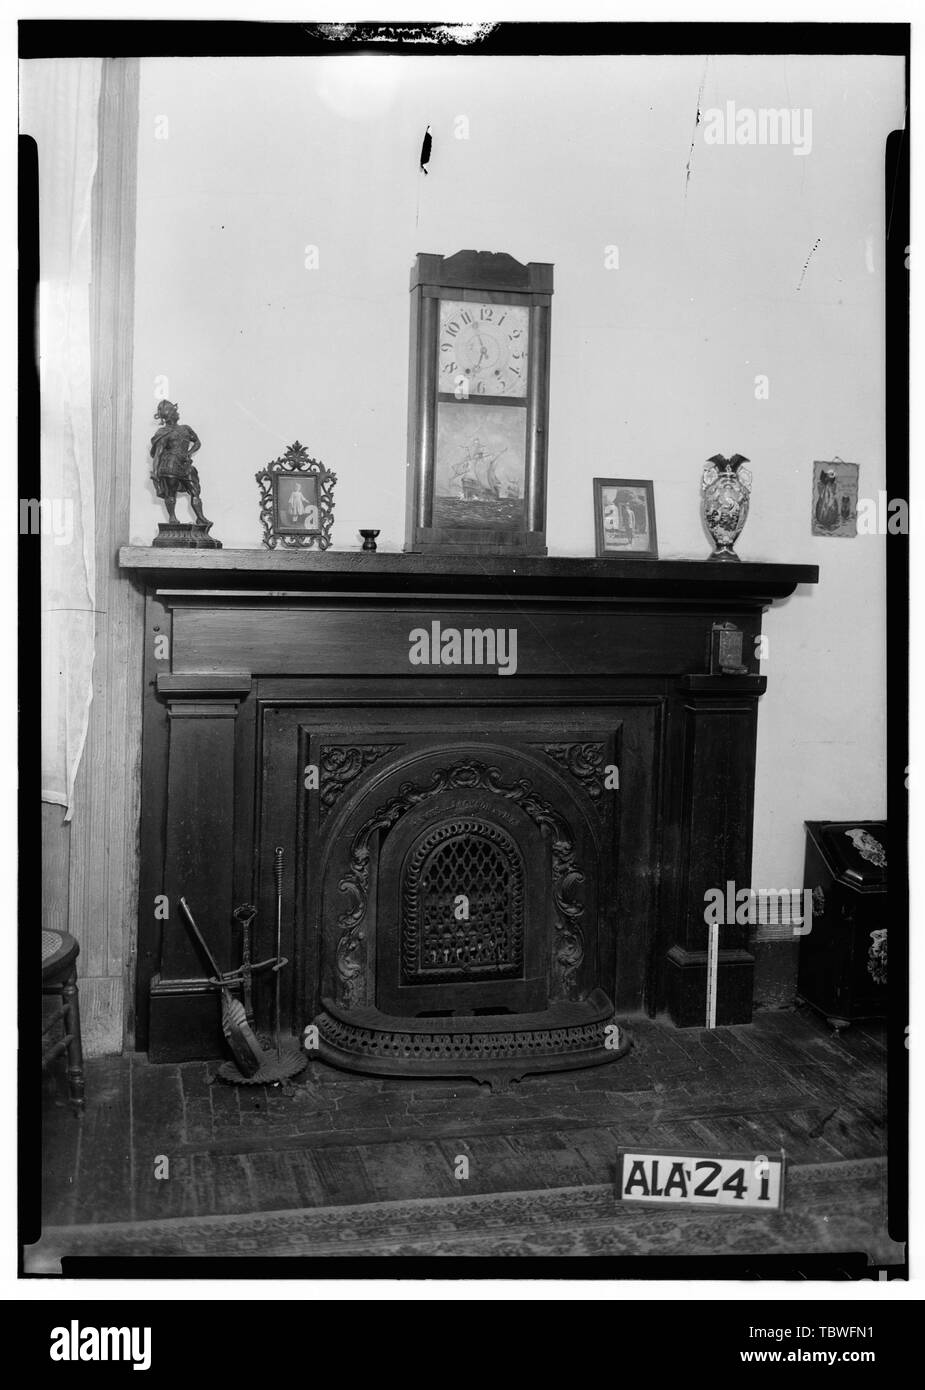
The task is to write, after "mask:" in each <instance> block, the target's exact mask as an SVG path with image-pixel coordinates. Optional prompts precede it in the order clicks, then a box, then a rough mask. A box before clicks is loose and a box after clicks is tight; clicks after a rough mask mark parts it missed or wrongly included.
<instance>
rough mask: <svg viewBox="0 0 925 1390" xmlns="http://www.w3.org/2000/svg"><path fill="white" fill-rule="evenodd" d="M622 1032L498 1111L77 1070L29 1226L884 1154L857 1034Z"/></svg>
mask: <svg viewBox="0 0 925 1390" xmlns="http://www.w3.org/2000/svg"><path fill="white" fill-rule="evenodd" d="M628 1026H629V1028H630V1032H631V1033H632V1034H633V1037H634V1044H635V1045H634V1048H633V1050H632V1051H631V1052H630V1053H629V1055H628V1056H627V1057H626V1058H624V1059H623V1060H621V1061H617V1062H614V1063H612V1064H611V1065H610V1066H606V1067H598V1068H591V1069H588V1070H587V1071H584V1072H573V1073H564V1074H560V1075H556V1076H549V1077H539V1076H534V1077H528V1078H525V1080H524V1081H523V1082H521V1083H520V1085H519V1086H515V1087H513V1088H512V1089H511V1090H510V1091H509V1092H503V1093H501V1092H499V1093H493V1092H491V1091H490V1090H489V1089H488V1088H487V1087H485V1086H480V1085H478V1084H476V1083H475V1082H473V1081H468V1080H458V1081H455V1080H450V1081H447V1080H446V1079H441V1080H437V1081H434V1082H427V1081H424V1080H421V1079H415V1080H413V1081H401V1080H396V1079H394V1078H375V1077H369V1078H366V1077H358V1076H353V1075H347V1074H344V1073H339V1072H337V1071H336V1070H334V1069H333V1068H331V1067H328V1066H326V1065H324V1064H322V1063H321V1062H318V1061H313V1062H312V1063H311V1065H310V1066H309V1067H308V1068H307V1069H306V1071H305V1072H304V1073H303V1075H302V1076H301V1077H300V1078H299V1079H298V1082H297V1084H296V1085H295V1086H294V1087H293V1088H292V1091H291V1093H289V1094H284V1093H283V1092H281V1091H279V1090H273V1089H270V1090H267V1088H265V1087H262V1086H242V1087H234V1086H229V1085H226V1084H223V1083H221V1082H216V1081H214V1080H213V1079H212V1073H213V1071H214V1066H213V1065H211V1064H206V1063H202V1062H192V1063H184V1064H165V1065H163V1066H152V1065H150V1064H149V1063H148V1062H147V1061H146V1059H144V1058H143V1057H140V1056H137V1057H123V1058H119V1057H115V1058H113V1057H110V1058H100V1059H94V1060H92V1061H90V1062H89V1063H88V1064H87V1112H86V1116H85V1118H84V1119H83V1120H77V1119H75V1118H74V1117H73V1116H72V1115H71V1113H70V1111H69V1110H68V1109H67V1107H66V1106H64V1105H63V1104H62V1103H61V1095H60V1087H57V1086H55V1085H54V1084H51V1083H49V1084H47V1085H46V1094H45V1108H44V1117H43V1118H44V1175H43V1176H44V1221H45V1225H46V1226H47V1227H54V1228H56V1229H60V1228H65V1227H68V1226H75V1227H76V1226H79V1227H81V1228H82V1229H83V1228H89V1227H92V1226H94V1225H101V1224H106V1223H126V1222H128V1223H131V1222H142V1223H143V1222H159V1223H160V1222H168V1223H169V1222H170V1221H175V1220H185V1219H196V1218H208V1217H213V1216H214V1217H224V1216H233V1215H235V1214H238V1215H242V1216H243V1215H245V1214H248V1213H267V1212H279V1211H285V1210H293V1211H296V1210H301V1211H305V1210H312V1209H313V1210H318V1211H322V1210H327V1209H331V1208H344V1207H355V1206H363V1205H364V1204H376V1203H388V1202H403V1201H418V1200H422V1199H444V1200H446V1201H454V1200H457V1199H459V1198H460V1197H463V1196H472V1197H475V1196H479V1198H480V1199H481V1198H482V1197H487V1196H489V1195H490V1194H492V1193H496V1194H501V1193H507V1194H516V1193H518V1192H524V1193H527V1192H534V1193H536V1192H545V1191H548V1192H555V1191H557V1190H563V1191H564V1190H566V1189H576V1190H577V1189H581V1188H583V1187H589V1188H590V1187H595V1186H598V1187H600V1186H606V1185H607V1184H612V1183H613V1181H614V1177H615V1172H616V1155H617V1149H618V1147H619V1146H620V1145H641V1144H648V1145H651V1146H653V1147H660V1148H669V1149H670V1148H678V1147H679V1146H680V1147H681V1148H682V1149H691V1150H693V1151H713V1152H716V1153H721V1152H727V1153H742V1154H753V1155H755V1156H756V1157H757V1156H758V1155H759V1154H762V1153H767V1154H772V1153H776V1152H778V1151H779V1150H780V1149H781V1148H783V1149H784V1151H785V1153H786V1155H787V1157H788V1161H789V1162H790V1163H791V1164H798V1165H808V1166H810V1167H811V1166H812V1165H819V1164H833V1163H840V1162H843V1161H845V1160H861V1161H867V1160H871V1159H875V1158H878V1157H880V1156H882V1155H883V1153H884V1151H885V1134H886V1130H885V1120H886V1115H885V1094H886V1092H885V1084H884V1067H885V1055H886V1054H885V1050H884V1047H883V1040H882V1033H881V1032H880V1030H878V1029H877V1028H876V1026H874V1025H870V1024H868V1025H865V1027H864V1030H863V1031H860V1030H859V1031H857V1032H854V1030H849V1032H848V1033H847V1034H845V1035H843V1036H842V1037H840V1038H837V1039H836V1038H833V1037H832V1036H831V1035H830V1033H829V1030H828V1029H827V1028H826V1026H825V1024H824V1023H823V1022H822V1021H821V1020H819V1019H818V1018H816V1016H815V1015H813V1014H811V1013H809V1012H802V1011H798V1012H787V1011H777V1012H775V1011H766V1012H763V1013H758V1014H756V1016H755V1020H754V1022H753V1023H752V1024H749V1025H736V1026H735V1027H730V1028H719V1029H716V1030H715V1031H712V1032H708V1031H706V1030H699V1029H690V1030H685V1031H680V1030H678V1029H675V1028H673V1027H672V1025H671V1024H670V1023H668V1022H667V1021H666V1020H661V1019H658V1020H651V1019H633V1020H631V1021H630V1022H629V1025H628ZM461 1156H464V1157H466V1158H467V1159H468V1176H466V1177H460V1176H457V1173H458V1172H459V1165H458V1159H459V1158H460V1157H461ZM164 1159H166V1160H167V1161H168V1166H169V1176H168V1177H163V1176H162V1177H160V1178H159V1177H158V1176H157V1165H158V1163H160V1166H161V1168H163V1162H162V1160H164ZM846 1171H847V1170H846ZM848 1207H849V1209H850V1202H849V1203H848ZM151 1229H152V1230H154V1227H153V1226H152V1228H151Z"/></svg>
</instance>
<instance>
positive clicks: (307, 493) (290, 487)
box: [255, 440, 337, 550]
mask: <svg viewBox="0 0 925 1390" xmlns="http://www.w3.org/2000/svg"><path fill="white" fill-rule="evenodd" d="M255 476H256V478H257V482H258V484H259V486H260V519H261V521H262V522H263V543H264V545H265V546H268V547H269V549H271V550H273V549H274V548H275V547H276V546H277V545H282V546H289V547H296V546H301V547H303V548H306V549H309V550H311V549H315V550H327V548H328V546H329V545H330V544H331V526H332V524H333V521H334V484H335V483H336V482H337V475H336V474H335V473H332V472H331V471H330V469H327V468H325V466H324V464H322V463H319V462H318V460H317V459H313V458H309V456H308V453H307V451H306V449H305V447H304V445H302V444H300V443H299V441H298V440H296V442H295V443H294V444H290V446H289V448H288V449H287V450H286V452H285V454H283V456H282V458H278V459H274V460H273V462H272V463H268V464H267V466H266V468H262V469H261V470H260V472H259V473H257V474H256V475H255Z"/></svg>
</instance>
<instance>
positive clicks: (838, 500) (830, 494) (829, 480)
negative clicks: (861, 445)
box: [812, 459, 860, 536]
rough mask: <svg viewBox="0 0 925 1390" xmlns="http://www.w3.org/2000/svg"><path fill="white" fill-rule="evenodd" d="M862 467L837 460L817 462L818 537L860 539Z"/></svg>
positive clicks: (814, 519) (815, 517)
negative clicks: (857, 536)
mask: <svg viewBox="0 0 925 1390" xmlns="http://www.w3.org/2000/svg"><path fill="white" fill-rule="evenodd" d="M859 471H860V468H859V465H858V464H856V463H844V462H843V461H842V460H841V459H833V460H832V462H831V463H828V462H826V461H824V460H822V459H816V460H814V462H813V515H812V533H813V535H814V536H856V535H857V533H858V473H859Z"/></svg>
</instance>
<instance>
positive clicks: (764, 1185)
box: [617, 1149, 785, 1211]
mask: <svg viewBox="0 0 925 1390" xmlns="http://www.w3.org/2000/svg"><path fill="white" fill-rule="evenodd" d="M617 1152H618V1159H617V1197H618V1198H619V1199H620V1200H621V1201H623V1202H638V1203H644V1204H645V1205H647V1206H649V1205H652V1206H698V1207H700V1206H707V1207H721V1208H723V1209H724V1210H729V1209H732V1210H739V1211H744V1210H751V1211H754V1210H758V1211H780V1210H782V1208H783V1203H784V1163H785V1160H784V1155H783V1152H779V1153H778V1154H777V1155H776V1156H771V1157H768V1156H767V1155H766V1154H750V1155H748V1156H747V1157H745V1156H744V1155H738V1156H735V1157H731V1158H713V1157H710V1156H708V1155H706V1154H678V1153H675V1152H672V1151H671V1150H669V1149H619V1150H618V1151H617Z"/></svg>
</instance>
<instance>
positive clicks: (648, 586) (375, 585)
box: [119, 546, 819, 604]
mask: <svg viewBox="0 0 925 1390" xmlns="http://www.w3.org/2000/svg"><path fill="white" fill-rule="evenodd" d="M119 565H120V568H121V569H123V570H129V571H133V572H134V573H135V574H136V575H137V576H138V578H139V579H141V580H144V581H145V582H147V583H148V584H151V585H155V586H157V587H159V588H169V589H177V588H183V589H189V588H192V589H197V590H203V589H208V590H234V589H247V590H253V589H259V590H264V591H268V590H270V591H273V592H276V593H278V592H279V591H281V590H296V591H305V590H310V591H313V592H316V593H317V592H329V593H337V592H340V593H344V592H349V593H356V592H367V593H369V592H372V593H379V594H390V593H391V594H402V593H409V592H414V593H443V594H453V595H457V596H463V595H472V594H475V593H482V594H487V595H492V596H494V597H504V596H507V595H513V594H523V595H533V596H535V597H540V596H550V597H555V598H581V597H609V598H614V599H620V598H628V599H661V600H668V601H674V602H680V603H684V604H687V603H702V602H704V601H712V600H717V599H718V600H720V601H726V602H732V603H734V602H736V601H744V602H747V603H755V602H759V603H769V602H771V601H772V600H774V599H781V598H786V597H787V596H788V595H790V594H792V593H793V591H794V589H795V588H796V587H797V585H798V584H816V583H818V581H819V567H818V566H817V565H779V564H769V563H764V562H759V563H755V562H750V561H742V562H741V563H739V564H731V563H730V564H722V563H714V562H711V561H709V560H619V559H610V558H607V559H593V558H578V559H573V558H570V557H565V556H543V557H540V556H512V557H510V558H507V557H504V558H499V557H494V556H491V557H489V556H484V557H483V556H479V557H470V558H457V557H455V556H454V557H444V556H434V555H418V554H399V553H396V552H394V551H377V552H376V553H375V554H370V553H368V552H364V551H362V550H326V551H321V552H316V551H310V550H303V551H298V550H290V551H275V550H169V549H160V548H158V549H156V548H154V547H153V546H123V547H122V549H121V550H120V551H119Z"/></svg>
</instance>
